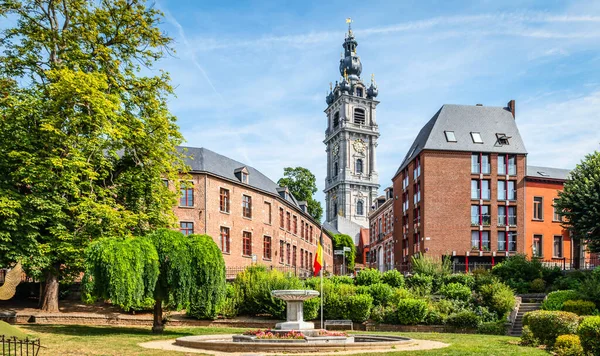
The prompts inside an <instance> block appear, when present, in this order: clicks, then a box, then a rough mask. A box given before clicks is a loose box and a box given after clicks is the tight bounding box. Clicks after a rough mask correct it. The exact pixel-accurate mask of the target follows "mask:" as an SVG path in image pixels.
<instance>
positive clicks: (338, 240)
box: [333, 234, 356, 270]
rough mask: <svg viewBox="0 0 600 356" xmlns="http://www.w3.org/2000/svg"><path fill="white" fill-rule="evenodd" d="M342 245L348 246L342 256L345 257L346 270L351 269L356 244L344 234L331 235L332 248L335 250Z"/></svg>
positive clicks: (341, 247) (354, 257) (339, 248)
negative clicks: (348, 249) (348, 248)
mask: <svg viewBox="0 0 600 356" xmlns="http://www.w3.org/2000/svg"><path fill="white" fill-rule="evenodd" d="M344 247H350V251H346V252H345V253H344V258H345V259H346V266H347V267H348V270H353V269H354V261H355V260H356V246H355V245H354V240H353V239H352V237H350V236H349V235H346V234H335V235H333V248H334V249H335V250H341V249H343V248H344Z"/></svg>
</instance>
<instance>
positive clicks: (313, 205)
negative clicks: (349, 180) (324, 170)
mask: <svg viewBox="0 0 600 356" xmlns="http://www.w3.org/2000/svg"><path fill="white" fill-rule="evenodd" d="M277 184H279V186H281V187H287V188H288V189H289V190H290V193H292V194H293V195H294V197H295V198H296V199H297V200H298V201H306V202H307V204H308V213H309V214H310V215H311V216H312V217H313V218H315V220H317V221H321V218H322V217H323V207H322V206H321V203H320V202H318V201H317V200H315V198H314V197H313V195H314V194H315V193H316V192H317V179H316V178H315V175H314V174H312V173H311V171H309V170H308V169H306V168H303V167H296V168H292V167H286V168H284V169H283V178H281V179H279V181H278V182H277Z"/></svg>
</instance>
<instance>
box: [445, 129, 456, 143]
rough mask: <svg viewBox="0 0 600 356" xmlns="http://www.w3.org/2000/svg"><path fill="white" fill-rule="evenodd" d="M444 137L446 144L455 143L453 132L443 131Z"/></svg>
mask: <svg viewBox="0 0 600 356" xmlns="http://www.w3.org/2000/svg"><path fill="white" fill-rule="evenodd" d="M444 134H445V135H446V141H448V142H456V136H455V135H454V131H444Z"/></svg>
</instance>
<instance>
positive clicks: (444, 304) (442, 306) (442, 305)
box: [432, 299, 455, 315]
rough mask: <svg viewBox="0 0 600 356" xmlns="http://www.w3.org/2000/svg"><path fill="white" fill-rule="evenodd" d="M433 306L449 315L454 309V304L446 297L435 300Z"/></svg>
mask: <svg viewBox="0 0 600 356" xmlns="http://www.w3.org/2000/svg"><path fill="white" fill-rule="evenodd" d="M432 306H433V307H434V308H435V309H436V310H437V311H439V312H440V313H442V314H445V315H449V314H451V313H452V312H453V311H454V309H455V308H454V304H453V303H452V302H451V301H449V300H446V299H440V300H438V301H437V302H434V303H433V304H432Z"/></svg>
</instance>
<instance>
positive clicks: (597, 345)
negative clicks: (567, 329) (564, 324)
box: [577, 316, 600, 356]
mask: <svg viewBox="0 0 600 356" xmlns="http://www.w3.org/2000/svg"><path fill="white" fill-rule="evenodd" d="M577 335H579V339H580V340H581V346H583V350H584V351H585V352H586V353H587V354H590V355H594V356H596V355H600V316H589V317H586V318H584V319H583V321H582V322H581V325H579V328H578V329H577Z"/></svg>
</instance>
